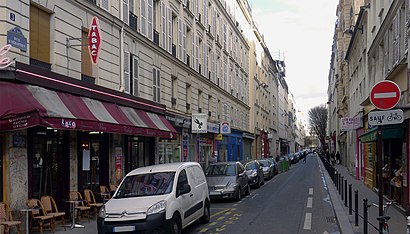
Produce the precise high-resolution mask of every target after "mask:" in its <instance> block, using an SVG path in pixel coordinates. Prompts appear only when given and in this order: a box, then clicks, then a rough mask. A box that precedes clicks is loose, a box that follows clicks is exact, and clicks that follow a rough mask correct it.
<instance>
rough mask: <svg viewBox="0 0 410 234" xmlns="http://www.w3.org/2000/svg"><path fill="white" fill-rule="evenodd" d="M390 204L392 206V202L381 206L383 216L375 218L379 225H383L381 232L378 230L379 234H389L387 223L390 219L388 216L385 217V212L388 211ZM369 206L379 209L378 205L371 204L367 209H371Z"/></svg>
mask: <svg viewBox="0 0 410 234" xmlns="http://www.w3.org/2000/svg"><path fill="white" fill-rule="evenodd" d="M392 204H393V201H389V202H387V203H386V204H385V205H383V215H382V216H379V217H377V218H376V219H377V221H379V223H382V225H383V226H382V230H379V231H380V233H383V234H389V233H390V232H389V223H388V221H389V219H390V216H388V215H387V210H388V209H389V207H390V206H391V205H392ZM371 206H375V207H379V204H376V203H372V204H370V205H367V207H371Z"/></svg>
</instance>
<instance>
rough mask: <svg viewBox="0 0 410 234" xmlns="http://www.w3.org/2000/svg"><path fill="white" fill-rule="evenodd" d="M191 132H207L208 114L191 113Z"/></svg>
mask: <svg viewBox="0 0 410 234" xmlns="http://www.w3.org/2000/svg"><path fill="white" fill-rule="evenodd" d="M191 126H192V127H191V131H192V133H207V132H208V115H207V114H201V113H197V114H192V125H191Z"/></svg>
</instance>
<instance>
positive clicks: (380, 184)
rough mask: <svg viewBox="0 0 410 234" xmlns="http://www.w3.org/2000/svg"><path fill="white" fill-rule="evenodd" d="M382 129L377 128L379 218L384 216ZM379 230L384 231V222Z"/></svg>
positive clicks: (380, 223) (381, 222)
mask: <svg viewBox="0 0 410 234" xmlns="http://www.w3.org/2000/svg"><path fill="white" fill-rule="evenodd" d="M382 144H383V139H382V128H381V127H380V126H377V146H376V147H377V177H378V183H377V185H378V189H379V191H378V194H379V217H381V216H383V173H382V170H383V162H382V161H383V158H382ZM379 230H383V221H381V220H380V221H379Z"/></svg>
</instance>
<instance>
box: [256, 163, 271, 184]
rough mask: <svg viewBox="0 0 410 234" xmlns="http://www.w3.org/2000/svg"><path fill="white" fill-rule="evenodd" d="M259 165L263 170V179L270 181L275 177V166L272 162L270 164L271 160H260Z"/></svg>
mask: <svg viewBox="0 0 410 234" xmlns="http://www.w3.org/2000/svg"><path fill="white" fill-rule="evenodd" d="M258 162H259V164H260V165H261V167H262V170H263V178H264V179H265V180H270V179H272V177H273V173H274V171H273V165H272V163H271V162H269V160H267V159H260V160H258Z"/></svg>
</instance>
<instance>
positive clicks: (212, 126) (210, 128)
mask: <svg viewBox="0 0 410 234" xmlns="http://www.w3.org/2000/svg"><path fill="white" fill-rule="evenodd" d="M208 132H211V133H219V124H215V123H210V122H208Z"/></svg>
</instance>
